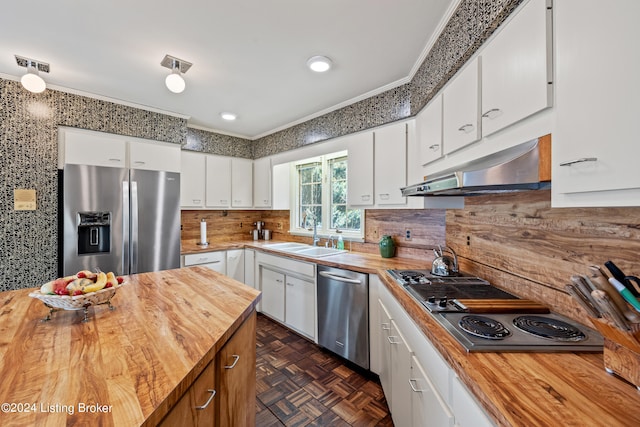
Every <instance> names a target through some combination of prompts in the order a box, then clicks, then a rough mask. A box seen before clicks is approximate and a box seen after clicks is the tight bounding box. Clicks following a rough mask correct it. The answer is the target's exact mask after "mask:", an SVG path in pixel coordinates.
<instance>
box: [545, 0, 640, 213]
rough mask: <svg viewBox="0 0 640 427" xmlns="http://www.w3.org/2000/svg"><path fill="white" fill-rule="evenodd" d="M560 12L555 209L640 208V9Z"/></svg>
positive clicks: (576, 7) (581, 4)
mask: <svg viewBox="0 0 640 427" xmlns="http://www.w3.org/2000/svg"><path fill="white" fill-rule="evenodd" d="M554 8H555V13H556V14H555V19H556V33H555V39H556V58H557V63H556V67H557V68H556V77H557V80H556V82H557V88H556V107H555V109H556V116H555V124H554V129H553V143H552V158H553V166H552V176H553V187H552V206H558V207H563V206H640V172H638V159H640V144H638V135H637V134H638V129H637V121H638V117H639V116H640V103H639V102H638V100H640V85H639V84H638V76H640V55H639V54H638V49H637V48H636V47H635V46H634V43H635V42H636V40H638V39H640V26H638V23H637V20H638V16H640V2H638V1H636V0H619V1H616V2H615V7H602V4H601V3H598V2H596V1H595V0H562V1H558V2H556V3H555V5H554ZM612 65H613V68H612Z"/></svg>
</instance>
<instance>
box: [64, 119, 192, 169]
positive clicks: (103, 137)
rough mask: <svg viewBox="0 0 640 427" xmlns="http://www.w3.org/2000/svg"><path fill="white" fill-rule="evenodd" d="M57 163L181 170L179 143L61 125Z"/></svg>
mask: <svg viewBox="0 0 640 427" xmlns="http://www.w3.org/2000/svg"><path fill="white" fill-rule="evenodd" d="M58 156H59V157H58V159H59V160H58V167H59V168H60V169H62V168H63V167H64V165H65V164H76V165H90V166H106V167H115V168H132V169H144V170H158V171H168V172H180V169H181V165H180V156H181V149H180V145H178V144H171V143H167V142H159V141H150V140H143V139H140V138H131V137H127V136H123V135H115V134H109V133H104V132H96V131H90V130H86V129H71V128H62V127H61V128H60V131H59V136H58Z"/></svg>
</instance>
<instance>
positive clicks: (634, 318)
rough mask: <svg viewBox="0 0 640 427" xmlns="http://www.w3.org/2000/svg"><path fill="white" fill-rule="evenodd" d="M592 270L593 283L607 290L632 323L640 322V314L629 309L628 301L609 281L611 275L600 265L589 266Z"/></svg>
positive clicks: (602, 289)
mask: <svg viewBox="0 0 640 427" xmlns="http://www.w3.org/2000/svg"><path fill="white" fill-rule="evenodd" d="M589 271H590V272H591V277H590V278H589V279H591V283H593V284H594V285H595V287H596V288H598V289H600V290H601V291H605V292H606V293H607V295H608V296H609V298H610V299H611V301H612V302H613V303H614V304H615V306H616V307H618V310H619V311H620V312H622V313H623V314H624V317H626V318H627V320H628V321H629V322H631V323H640V315H638V314H637V313H635V312H634V311H632V310H630V309H629V306H628V305H627V302H626V301H625V300H624V298H623V297H622V295H620V293H619V292H618V291H617V290H616V289H615V288H614V287H613V285H611V284H610V283H609V276H607V274H606V273H605V272H604V271H603V270H602V268H600V266H598V265H591V266H589Z"/></svg>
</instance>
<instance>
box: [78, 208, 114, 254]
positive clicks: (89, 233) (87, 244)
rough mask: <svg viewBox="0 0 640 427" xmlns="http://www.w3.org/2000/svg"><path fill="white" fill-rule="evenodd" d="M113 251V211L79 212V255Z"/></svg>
mask: <svg viewBox="0 0 640 427" xmlns="http://www.w3.org/2000/svg"><path fill="white" fill-rule="evenodd" d="M110 251H111V213H110V212H78V255H85V254H95V253H108V252H110Z"/></svg>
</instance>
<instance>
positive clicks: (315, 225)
mask: <svg viewBox="0 0 640 427" xmlns="http://www.w3.org/2000/svg"><path fill="white" fill-rule="evenodd" d="M318 242H320V238H319V237H318V222H317V221H316V217H315V216H314V217H313V246H318Z"/></svg>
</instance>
